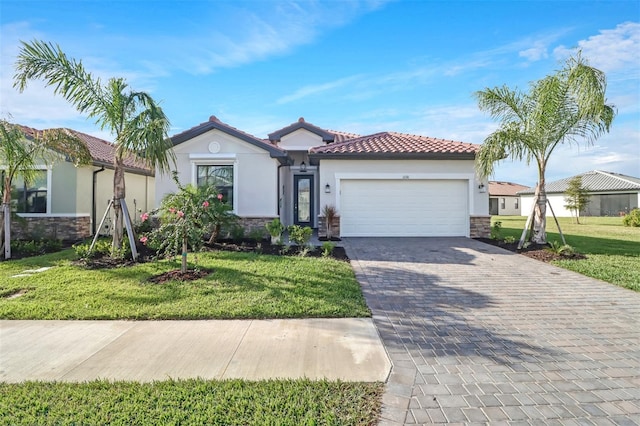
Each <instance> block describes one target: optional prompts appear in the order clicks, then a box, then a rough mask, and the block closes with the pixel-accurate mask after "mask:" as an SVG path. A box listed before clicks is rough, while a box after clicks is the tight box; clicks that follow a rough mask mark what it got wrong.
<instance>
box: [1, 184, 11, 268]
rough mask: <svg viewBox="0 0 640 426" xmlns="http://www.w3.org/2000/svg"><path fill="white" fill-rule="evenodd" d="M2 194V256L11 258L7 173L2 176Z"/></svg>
mask: <svg viewBox="0 0 640 426" xmlns="http://www.w3.org/2000/svg"><path fill="white" fill-rule="evenodd" d="M3 183H4V194H2V219H3V220H2V222H3V226H2V232H0V239H1V241H2V247H4V258H5V259H11V179H10V178H9V176H8V173H6V174H5V177H4V182H3Z"/></svg>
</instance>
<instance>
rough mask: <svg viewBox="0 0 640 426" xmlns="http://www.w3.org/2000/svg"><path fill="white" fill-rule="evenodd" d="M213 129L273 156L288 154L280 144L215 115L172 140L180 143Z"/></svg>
mask: <svg viewBox="0 0 640 426" xmlns="http://www.w3.org/2000/svg"><path fill="white" fill-rule="evenodd" d="M212 129H218V130H220V131H223V132H225V133H228V134H230V135H232V136H235V137H237V138H238V139H241V140H244V141H245V142H248V143H250V144H252V145H255V146H257V147H259V148H263V149H265V150H266V151H268V152H269V153H270V154H271V157H273V158H279V159H284V158H286V156H287V152H286V151H285V150H284V149H282V148H280V147H279V146H277V145H275V144H273V143H271V142H269V141H267V140H264V139H260V138H258V137H256V136H253V135H252V134H249V133H247V132H243V131H242V130H240V129H237V128H235V127H233V126H230V125H229V124H227V123H223V122H222V121H220V120H219V119H218V117H216V116H215V115H212V116H211V117H209V121H205V122H204V123H200V124H198V125H197V126H194V127H192V128H190V129H188V130H185V131H184V132H181V133H178V134H176V135H174V136H172V137H171V141H172V142H173V145H174V146H175V145H179V144H181V143H183V142H185V141H188V140H190V139H193V138H194V137H196V136H199V135H201V134H203V133H206V132H208V131H209V130H212Z"/></svg>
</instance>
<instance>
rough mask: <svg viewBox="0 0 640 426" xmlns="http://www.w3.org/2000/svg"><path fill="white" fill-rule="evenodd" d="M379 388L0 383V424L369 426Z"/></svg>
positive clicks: (285, 383)
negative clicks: (320, 425) (319, 425)
mask: <svg viewBox="0 0 640 426" xmlns="http://www.w3.org/2000/svg"><path fill="white" fill-rule="evenodd" d="M382 392H383V384H382V383H346V382H328V381H310V380H269V381H261V382H246V381H241V380H229V381H205V380H178V381H163V382H154V383H131V382H114V383H112V382H108V381H94V382H88V383H43V382H27V383H20V384H6V383H0V425H35V424H48V425H54V424H55V425H57V424H65V425H66V424H69V425H71V424H78V425H103V424H113V425H129V424H137V425H160V424H171V425H177V424H180V425H205V424H211V425H214V424H215V425H276V424H277V425H318V424H322V425H370V424H374V423H375V422H376V420H377V417H378V413H379V411H380V404H381V398H382Z"/></svg>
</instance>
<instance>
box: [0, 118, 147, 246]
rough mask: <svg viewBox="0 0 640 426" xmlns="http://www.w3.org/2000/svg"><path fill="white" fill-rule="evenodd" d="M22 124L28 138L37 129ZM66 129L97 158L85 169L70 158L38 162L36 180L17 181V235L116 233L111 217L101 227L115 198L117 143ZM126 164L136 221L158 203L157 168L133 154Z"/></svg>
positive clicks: (14, 228)
mask: <svg viewBox="0 0 640 426" xmlns="http://www.w3.org/2000/svg"><path fill="white" fill-rule="evenodd" d="M20 127H21V128H22V130H23V132H24V134H25V137H26V138H27V139H29V138H32V137H33V135H34V134H35V132H37V130H35V129H32V128H30V127H25V126H20ZM65 131H67V132H69V133H71V134H73V135H75V136H76V137H78V138H79V139H80V140H81V141H83V142H84V143H85V144H86V145H87V147H88V148H89V152H90V153H91V157H92V162H91V164H90V165H88V166H80V167H75V166H74V165H73V163H71V162H69V161H57V162H55V163H53V164H44V163H43V164H40V165H38V167H37V168H38V169H39V170H40V173H39V176H38V177H37V178H36V179H35V180H34V181H33V182H25V181H24V180H23V179H22V178H20V177H19V178H17V179H14V181H13V185H12V190H13V191H12V192H13V194H12V204H13V209H14V211H16V212H17V214H18V216H19V217H21V218H23V219H24V220H21V221H14V222H13V223H12V227H11V231H12V237H14V238H32V237H34V236H40V237H50V238H58V239H65V240H77V239H82V238H86V237H89V236H91V235H94V233H96V232H98V233H101V234H109V233H111V229H110V226H111V225H110V224H111V223H112V221H111V220H109V219H108V220H107V221H106V222H107V223H106V225H105V226H103V228H104V229H96V227H97V226H98V225H99V223H100V220H101V219H102V216H103V215H104V213H105V211H106V209H107V205H108V203H109V200H111V199H112V198H113V158H114V154H115V149H114V145H113V144H112V143H110V142H107V141H105V140H102V139H99V138H96V137H94V136H91V135H88V134H86V133H82V132H78V131H76V130H71V129H65ZM124 164H125V182H126V203H127V206H128V208H129V213H130V215H131V216H132V219H134V220H135V219H136V218H137V217H139V213H141V212H145V211H148V210H150V209H152V208H153V206H154V204H155V199H154V197H155V190H154V188H155V182H154V172H155V171H154V170H153V169H150V168H149V167H147V166H146V165H145V164H144V163H143V162H140V161H138V160H136V159H135V158H134V157H127V158H125V160H124ZM0 169H2V166H1V165H0ZM0 216H1V212H0Z"/></svg>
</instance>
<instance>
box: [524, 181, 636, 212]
mask: <svg viewBox="0 0 640 426" xmlns="http://www.w3.org/2000/svg"><path fill="white" fill-rule="evenodd" d="M577 176H580V177H582V186H583V187H584V188H585V189H586V190H587V192H588V193H589V195H590V196H591V198H590V199H589V203H588V204H587V206H586V208H585V209H584V210H583V211H581V212H580V214H579V215H580V216H623V215H625V214H627V213H629V211H630V210H632V209H634V208H636V207H638V205H640V178H637V177H632V176H627V175H622V174H619V173H611V172H604V171H601V170H593V171H590V172H586V173H582V174H580V175H577ZM575 177H576V176H571V177H568V178H565V179H560V180H557V181H554V182H549V183H547V184H546V191H547V198H548V199H549V202H550V203H551V206H552V207H553V211H554V213H555V214H556V216H558V217H571V216H574V215H575V213H574V212H573V211H569V210H567V209H566V208H565V204H567V202H566V200H565V194H564V192H565V191H566V190H567V187H568V186H569V181H571V179H573V178H575ZM534 191H535V187H532V188H528V189H526V190H524V191H520V192H519V194H520V199H521V201H522V215H523V216H526V215H528V214H529V213H530V212H531V209H532V206H533V195H534ZM547 215H551V212H550V211H549V209H547Z"/></svg>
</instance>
